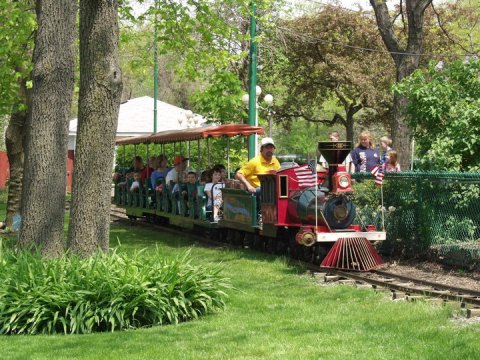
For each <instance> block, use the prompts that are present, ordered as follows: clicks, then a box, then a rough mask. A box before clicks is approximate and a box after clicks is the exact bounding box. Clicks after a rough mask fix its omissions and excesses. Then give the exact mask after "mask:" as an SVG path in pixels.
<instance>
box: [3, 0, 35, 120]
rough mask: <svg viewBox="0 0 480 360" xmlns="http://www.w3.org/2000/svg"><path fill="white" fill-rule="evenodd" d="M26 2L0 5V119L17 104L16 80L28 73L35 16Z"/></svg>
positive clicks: (11, 2) (17, 83)
mask: <svg viewBox="0 0 480 360" xmlns="http://www.w3.org/2000/svg"><path fill="white" fill-rule="evenodd" d="M32 10H33V8H32V7H31V5H30V4H28V1H1V2H0V24H1V26H0V39H1V43H2V45H1V46H0V117H1V116H2V115H9V114H11V112H12V107H13V108H14V109H15V108H16V107H19V106H21V104H20V103H19V101H18V90H19V80H20V79H24V78H27V75H28V74H29V73H30V70H31V67H32V65H31V51H32V49H33V31H34V29H35V27H36V23H35V14H34V12H33V11H32ZM15 110H21V109H15Z"/></svg>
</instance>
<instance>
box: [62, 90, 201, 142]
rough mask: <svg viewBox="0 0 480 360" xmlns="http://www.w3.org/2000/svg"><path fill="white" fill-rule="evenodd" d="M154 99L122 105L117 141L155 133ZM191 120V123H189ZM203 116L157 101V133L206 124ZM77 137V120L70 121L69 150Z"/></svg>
mask: <svg viewBox="0 0 480 360" xmlns="http://www.w3.org/2000/svg"><path fill="white" fill-rule="evenodd" d="M153 105H154V103H153V98H151V97H149V96H142V97H139V98H135V99H130V100H128V101H126V102H124V103H122V104H121V105H120V112H119V114H118V126H117V137H116V140H118V139H121V138H125V137H129V136H140V135H148V134H151V133H153ZM189 120H190V121H189ZM205 122H206V120H205V119H204V118H203V117H202V116H201V115H193V116H192V112H191V111H189V110H185V109H182V108H179V107H177V106H174V105H170V104H167V103H165V102H163V101H159V100H157V131H165V130H180V129H184V128H187V127H189V126H192V125H194V126H199V125H203V124H205ZM76 136H77V119H73V120H71V121H70V126H69V133H68V149H69V150H74V149H75V143H76Z"/></svg>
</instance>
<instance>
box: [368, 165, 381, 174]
mask: <svg viewBox="0 0 480 360" xmlns="http://www.w3.org/2000/svg"><path fill="white" fill-rule="evenodd" d="M379 171H380V165H375V166H374V167H373V168H372V170H371V171H370V173H371V174H372V175H373V176H377V175H378V173H379Z"/></svg>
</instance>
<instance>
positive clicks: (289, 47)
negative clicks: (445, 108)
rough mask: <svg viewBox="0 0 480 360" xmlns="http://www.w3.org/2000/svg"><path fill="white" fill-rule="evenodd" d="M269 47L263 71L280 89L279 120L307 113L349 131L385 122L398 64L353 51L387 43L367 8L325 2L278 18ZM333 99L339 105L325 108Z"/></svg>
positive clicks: (304, 116)
mask: <svg viewBox="0 0 480 360" xmlns="http://www.w3.org/2000/svg"><path fill="white" fill-rule="evenodd" d="M268 45H269V46H270V47H271V49H269V50H270V51H269V52H268V53H267V55H266V57H267V58H268V59H267V61H268V62H269V64H268V66H265V71H266V72H267V74H268V81H269V82H271V87H275V88H277V89H278V91H275V92H274V93H275V94H276V102H275V112H276V115H275V117H276V120H277V121H281V122H290V121H294V120H296V119H298V118H302V117H303V118H304V119H306V120H308V121H320V122H322V123H323V124H328V125H337V126H344V127H345V128H347V127H349V128H350V129H353V123H354V121H355V122H357V121H362V124H363V125H366V124H368V123H371V122H376V123H378V122H380V121H383V122H386V120H387V117H385V115H386V114H387V113H388V111H389V106H390V105H389V104H390V103H391V102H392V98H391V94H390V92H389V91H388V89H389V87H390V86H391V83H392V82H393V79H394V67H393V64H392V63H391V60H390V59H389V58H388V57H386V56H385V55H384V54H381V53H377V52H362V51H359V50H357V49H355V47H358V46H364V47H367V48H372V47H373V48H382V47H383V45H382V40H381V37H380V35H379V33H378V31H377V29H376V26H375V23H374V20H373V18H372V17H369V16H365V13H364V12H363V11H353V10H349V9H345V8H342V7H339V6H333V5H327V6H325V7H321V8H319V9H317V10H316V11H309V12H306V14H305V15H302V16H299V17H296V18H294V19H293V20H283V21H279V22H278V24H277V31H276V34H274V35H273V36H272V37H271V40H270V42H269V43H268ZM365 64H369V66H365ZM332 100H333V102H334V104H335V107H332V106H331V104H328V105H330V109H328V110H327V109H326V106H325V105H327V104H326V103H327V102H329V103H330V102H332ZM367 108H368V109H369V111H362V109H367ZM354 116H355V119H354ZM352 135H353V134H352Z"/></svg>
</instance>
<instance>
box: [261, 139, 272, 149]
mask: <svg viewBox="0 0 480 360" xmlns="http://www.w3.org/2000/svg"><path fill="white" fill-rule="evenodd" d="M260 145H261V146H265V145H273V147H275V143H274V142H273V139H272V138H269V137H266V138H263V139H262V141H261V142H260Z"/></svg>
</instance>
